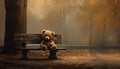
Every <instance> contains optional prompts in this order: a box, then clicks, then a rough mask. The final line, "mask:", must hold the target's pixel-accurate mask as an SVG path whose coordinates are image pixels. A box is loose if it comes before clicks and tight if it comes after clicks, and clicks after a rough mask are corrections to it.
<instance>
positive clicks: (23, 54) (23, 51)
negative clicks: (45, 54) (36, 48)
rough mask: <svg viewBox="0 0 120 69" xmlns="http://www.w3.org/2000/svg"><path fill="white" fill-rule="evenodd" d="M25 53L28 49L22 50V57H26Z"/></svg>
mask: <svg viewBox="0 0 120 69" xmlns="http://www.w3.org/2000/svg"><path fill="white" fill-rule="evenodd" d="M27 53H28V50H22V59H28V58H27Z"/></svg>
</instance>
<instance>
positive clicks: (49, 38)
mask: <svg viewBox="0 0 120 69" xmlns="http://www.w3.org/2000/svg"><path fill="white" fill-rule="evenodd" d="M41 36H42V41H41V42H40V47H41V49H42V50H43V51H46V50H47V49H50V50H56V48H57V45H56V44H55V42H54V36H55V33H54V32H53V31H51V30H46V29H45V30H43V31H42V34H41Z"/></svg>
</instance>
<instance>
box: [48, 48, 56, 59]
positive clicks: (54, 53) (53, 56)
mask: <svg viewBox="0 0 120 69" xmlns="http://www.w3.org/2000/svg"><path fill="white" fill-rule="evenodd" d="M56 52H57V50H50V55H49V59H57V56H56Z"/></svg>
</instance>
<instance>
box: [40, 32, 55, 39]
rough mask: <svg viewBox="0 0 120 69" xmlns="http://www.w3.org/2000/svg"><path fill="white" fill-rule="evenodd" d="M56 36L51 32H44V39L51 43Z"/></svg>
mask: <svg viewBox="0 0 120 69" xmlns="http://www.w3.org/2000/svg"><path fill="white" fill-rule="evenodd" d="M54 36H55V33H54V32H53V31H51V30H43V31H42V38H43V40H46V41H49V40H52V39H53V38H54Z"/></svg>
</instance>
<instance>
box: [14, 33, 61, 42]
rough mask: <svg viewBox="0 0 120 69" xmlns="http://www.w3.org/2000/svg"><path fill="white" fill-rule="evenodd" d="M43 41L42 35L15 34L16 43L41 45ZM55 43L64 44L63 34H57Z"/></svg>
mask: <svg viewBox="0 0 120 69" xmlns="http://www.w3.org/2000/svg"><path fill="white" fill-rule="evenodd" d="M41 40H42V36H41V34H24V33H22V34H15V37H14V41H15V43H26V44H39V43H40V42H41ZM54 41H55V43H56V44H62V36H61V34H56V35H55V36H54Z"/></svg>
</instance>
